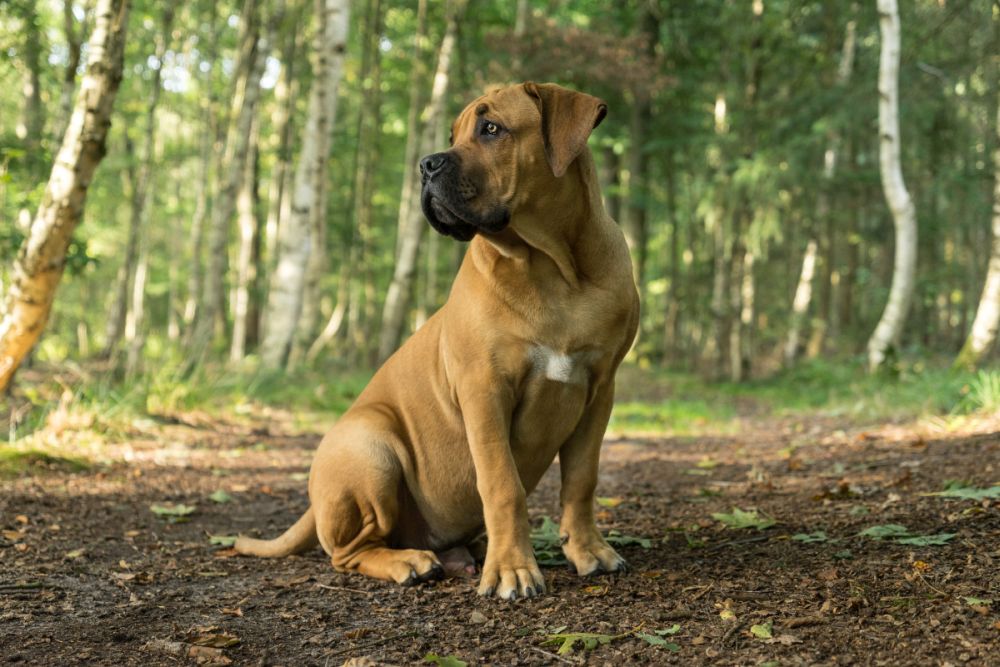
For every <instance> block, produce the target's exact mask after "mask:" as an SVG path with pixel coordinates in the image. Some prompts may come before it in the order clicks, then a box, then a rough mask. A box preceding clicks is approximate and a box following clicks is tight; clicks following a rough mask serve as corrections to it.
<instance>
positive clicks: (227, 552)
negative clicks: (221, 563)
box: [212, 548, 240, 558]
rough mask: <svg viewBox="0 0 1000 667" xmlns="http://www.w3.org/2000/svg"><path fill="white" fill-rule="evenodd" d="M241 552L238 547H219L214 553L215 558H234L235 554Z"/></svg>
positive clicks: (237, 554)
mask: <svg viewBox="0 0 1000 667" xmlns="http://www.w3.org/2000/svg"><path fill="white" fill-rule="evenodd" d="M239 555H240V552H239V551H237V550H236V549H232V548H230V549H219V550H218V551H216V552H214V553H213V554H212V557H213V558H232V557H234V556H239Z"/></svg>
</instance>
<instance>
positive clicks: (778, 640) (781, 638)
mask: <svg viewBox="0 0 1000 667" xmlns="http://www.w3.org/2000/svg"><path fill="white" fill-rule="evenodd" d="M767 643H768V644H781V645H782V646H791V645H792V644H801V643H802V640H801V639H799V638H798V637H796V636H795V635H789V634H782V635H778V636H777V637H774V638H772V639H768V640H767Z"/></svg>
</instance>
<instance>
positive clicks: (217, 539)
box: [208, 535, 236, 547]
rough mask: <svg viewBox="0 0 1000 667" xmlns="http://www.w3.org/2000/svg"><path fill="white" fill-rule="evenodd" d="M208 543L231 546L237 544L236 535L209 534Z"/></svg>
mask: <svg viewBox="0 0 1000 667" xmlns="http://www.w3.org/2000/svg"><path fill="white" fill-rule="evenodd" d="M208 543H209V544H214V545H216V546H220V547H231V546H233V545H234V544H236V536H235V535H209V536H208Z"/></svg>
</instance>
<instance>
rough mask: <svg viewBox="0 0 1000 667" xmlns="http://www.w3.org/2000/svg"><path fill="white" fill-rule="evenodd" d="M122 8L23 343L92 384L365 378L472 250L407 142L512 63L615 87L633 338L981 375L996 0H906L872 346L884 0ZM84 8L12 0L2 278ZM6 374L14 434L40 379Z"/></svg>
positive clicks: (64, 88) (25, 222)
mask: <svg viewBox="0 0 1000 667" xmlns="http://www.w3.org/2000/svg"><path fill="white" fill-rule="evenodd" d="M112 4H114V5H115V6H118V5H120V4H121V3H112ZM129 12H130V13H129V14H128V15H127V22H126V31H125V37H124V58H123V77H122V80H121V84H120V90H119V91H118V94H117V99H116V100H115V101H114V107H113V111H112V112H111V125H110V130H109V131H108V134H107V139H106V155H105V157H104V158H103V161H102V162H101V164H100V166H99V167H98V168H97V171H96V175H95V177H94V178H93V182H92V183H90V186H89V192H88V194H87V200H86V206H85V208H84V209H83V213H82V217H81V219H80V220H79V224H78V226H76V229H75V233H74V234H73V235H72V238H71V239H68V240H67V244H68V245H67V253H66V259H65V264H64V266H65V275H64V276H63V277H62V283H61V285H60V286H59V289H58V295H57V296H56V298H55V302H54V305H53V308H52V313H51V317H50V318H49V320H48V323H47V325H46V326H45V331H44V334H43V335H42V336H41V338H40V341H39V342H38V344H37V346H36V347H35V349H34V351H33V353H32V354H31V355H30V356H28V357H27V359H26V361H27V363H28V364H30V365H33V366H34V367H35V368H46V369H49V371H50V372H48V373H43V374H42V376H41V377H49V376H51V375H52V374H53V373H54V372H56V371H58V372H57V373H56V374H57V375H58V377H59V378H60V384H59V386H60V387H61V388H65V387H72V391H73V392H76V393H77V394H78V395H79V396H94V395H97V394H100V395H101V396H102V397H104V398H106V397H107V396H108V395H109V392H110V393H111V394H113V395H115V396H119V397H121V396H127V397H128V400H129V402H130V403H131V404H134V405H138V406H140V407H142V408H143V409H151V410H155V409H156V408H155V405H154V404H156V405H163V404H164V403H166V404H174V403H176V402H178V401H185V400H186V401H188V403H189V404H190V403H192V402H196V401H197V400H198V398H199V397H202V398H203V397H204V395H205V392H204V391H201V390H198V387H203V388H204V387H213V386H215V387H223V386H225V387H228V388H229V389H231V390H233V391H239V392H240V394H241V395H242V394H245V393H246V392H247V391H249V392H251V393H252V392H253V391H255V390H257V389H259V388H260V387H262V386H264V387H270V388H273V387H274V386H275V384H276V383H277V384H278V385H280V386H283V389H284V390H285V392H286V393H285V395H286V398H287V393H288V387H287V386H286V385H285V384H284V383H283V382H282V381H281V380H280V378H282V377H284V374H285V373H293V374H295V373H298V374H300V375H301V374H309V373H318V374H319V375H320V376H325V377H330V376H333V375H340V376H343V377H344V378H352V377H353V378H363V377H364V376H366V374H367V373H370V371H371V369H373V368H374V367H375V366H376V365H377V364H378V363H379V362H380V361H381V360H383V359H384V358H386V357H387V356H388V355H389V354H391V352H392V351H393V350H394V349H395V348H396V347H397V346H398V344H399V343H400V341H401V340H403V339H405V337H406V336H407V335H408V334H409V333H410V332H412V331H413V330H414V329H415V328H416V327H418V326H419V325H420V324H421V323H422V322H423V321H424V320H425V319H426V317H427V316H428V314H429V313H432V312H433V311H434V310H435V309H436V308H437V307H438V306H439V305H440V304H441V303H442V302H443V300H444V299H445V298H446V297H447V293H448V285H449V283H450V280H451V277H452V276H453V275H454V273H455V270H456V267H457V265H458V263H459V262H460V261H461V257H462V254H463V252H464V247H465V246H464V245H462V244H458V243H453V242H451V241H448V240H444V239H441V238H439V237H438V236H437V235H436V234H433V233H428V232H427V231H426V227H427V225H426V223H425V221H424V220H423V219H422V216H421V214H420V211H419V206H418V205H417V203H416V199H415V195H416V190H418V189H419V188H418V187H415V179H416V168H415V163H416V158H417V157H419V156H420V155H423V154H426V153H429V152H432V151H434V150H439V149H441V148H443V147H445V145H446V144H447V136H448V125H449V124H450V121H451V119H452V118H453V117H454V116H455V114H456V113H457V112H458V111H459V110H460V109H461V108H462V107H463V106H464V104H466V103H467V102H468V101H469V100H470V99H472V98H474V97H475V96H476V95H478V94H481V92H482V91H483V90H484V89H485V88H487V87H489V86H490V85H494V84H497V83H506V82H510V81H521V80H538V81H555V82H558V83H561V84H564V85H568V86H571V87H575V88H578V89H580V90H583V91H586V92H589V93H591V94H594V95H598V96H600V97H602V98H604V99H605V100H607V102H608V105H609V109H610V112H609V115H608V118H607V120H606V121H605V122H604V123H603V124H602V126H601V127H600V128H599V130H598V131H597V132H595V134H594V137H593V138H592V140H591V148H592V150H593V152H594V153H595V156H596V160H597V162H598V165H599V173H600V177H601V179H602V187H603V191H604V195H605V200H606V206H607V208H608V210H609V211H610V213H611V214H612V216H613V217H615V218H616V219H617V220H618V221H619V222H620V223H621V225H622V227H623V230H624V231H625V234H626V237H627V238H628V240H629V244H630V246H631V248H632V252H633V260H634V263H635V267H636V280H637V283H638V284H639V286H640V291H641V295H642V305H643V310H642V312H643V315H642V322H641V329H640V334H639V338H638V341H637V343H636V346H635V349H634V351H633V353H632V355H631V356H630V359H629V363H630V364H634V365H635V366H636V367H637V368H641V369H651V372H653V373H657V372H659V370H658V369H670V370H671V371H673V372H674V373H675V374H676V375H675V377H678V378H679V377H685V378H700V380H699V381H701V380H704V381H708V382H711V383H717V382H719V381H725V386H728V387H729V389H727V391H730V392H736V393H739V392H741V391H744V390H743V389H741V388H740V387H749V388H751V390H752V389H753V388H754V387H756V388H761V387H764V388H765V389H766V388H770V389H769V390H773V391H778V393H781V391H782V390H775V387H776V386H780V385H782V384H783V383H784V384H787V385H789V386H788V387H786V390H787V391H785V396H786V397H787V398H798V397H800V395H801V394H802V392H801V382H807V383H812V385H813V389H814V390H815V392H816V394H817V397H814V400H815V401H817V402H822V401H824V400H826V399H827V398H828V397H829V395H830V392H833V393H835V394H836V393H837V392H841V393H842V394H844V395H845V396H846V395H847V394H850V393H851V392H852V391H855V389H856V387H857V386H858V385H857V384H856V383H861V384H862V385H864V386H866V387H868V388H869V390H870V391H871V392H874V393H878V391H881V390H883V389H886V387H889V388H890V389H886V390H887V391H891V387H898V386H899V384H900V383H901V382H902V383H905V382H910V383H911V385H912V384H913V383H916V387H918V388H917V389H916V390H912V387H911V390H912V391H911V392H910V395H911V396H912V397H920V400H917V401H916V403H917V405H915V406H913V407H914V409H915V410H923V409H927V408H928V407H929V408H931V409H932V410H937V411H941V410H944V411H949V410H954V409H956V408H957V407H958V406H960V405H962V404H963V401H965V400H966V398H967V396H968V394H969V393H970V392H972V393H974V394H976V395H977V396H979V397H980V398H979V399H977V400H978V402H979V403H980V404H982V405H986V406H989V405H992V403H991V400H993V399H991V398H990V397H992V396H994V395H995V394H997V393H1000V389H998V386H1000V380H998V378H997V375H996V372H995V371H991V370H990V369H991V368H993V367H994V366H995V361H996V353H995V351H994V348H995V346H994V344H993V342H994V338H995V335H996V323H995V322H996V311H997V310H998V308H1000V305H998V303H997V302H998V300H1000V287H998V286H996V285H995V286H994V287H993V289H992V290H990V289H986V290H984V284H987V273H988V268H989V267H990V265H991V261H992V262H993V264H994V265H997V264H1000V253H998V247H1000V242H998V240H997V237H998V233H1000V232H998V230H997V229H996V228H997V227H998V225H1000V212H998V211H1000V208H998V209H996V210H995V209H994V207H998V206H1000V204H998V202H997V195H998V193H1000V191H997V192H995V188H994V184H995V178H996V171H997V164H996V159H995V158H994V155H993V154H994V152H995V151H996V150H997V147H998V139H997V137H998V134H997V120H998V118H997V108H998V99H997V89H998V70H1000V65H998V58H997V49H998V41H1000V37H998V35H1000V18H998V13H997V12H998V10H997V4H996V3H993V2H984V1H981V0H979V1H975V0H968V1H965V2H963V1H961V0H934V1H929V0H928V1H923V0H921V1H916V2H904V3H903V6H902V7H901V9H900V14H901V19H902V21H901V25H902V34H901V39H902V44H903V46H902V51H901V58H900V62H899V68H898V93H899V103H898V119H899V133H898V137H899V139H900V145H901V149H900V164H901V167H902V172H903V174H904V175H905V182H906V185H905V187H906V188H907V189H908V191H909V196H910V199H911V200H912V205H913V210H914V211H915V219H914V225H913V227H912V229H911V230H910V231H909V232H907V234H908V236H906V237H905V240H904V241H903V244H911V245H913V247H914V251H915V269H914V279H913V280H912V285H911V286H910V287H911V288H912V291H911V293H910V294H909V295H907V298H908V301H909V305H908V307H907V308H905V309H904V310H905V312H904V316H903V318H902V320H901V321H900V322H899V323H898V333H897V334H894V335H892V336H890V339H888V340H886V341H883V346H882V347H883V349H882V350H881V352H879V353H878V354H873V352H872V350H871V347H872V339H873V331H874V330H875V329H876V324H877V323H878V322H879V319H880V316H882V314H883V310H884V309H885V307H886V302H887V300H888V298H889V294H890V287H891V284H892V281H893V271H894V267H895V268H896V269H897V270H898V266H899V262H898V261H897V260H896V255H895V254H894V253H896V252H897V250H896V249H897V247H898V246H900V241H899V238H900V237H899V236H898V235H897V233H894V218H893V215H892V212H891V207H890V206H888V205H887V204H886V195H885V192H884V190H883V186H882V183H881V180H880V169H879V150H880V131H879V121H878V107H879V100H880V95H879V84H878V78H879V65H880V52H879V49H880V38H879V14H878V11H877V9H876V6H875V3H857V2H849V1H837V2H782V1H769V2H764V1H763V0H755V1H753V2H723V1H720V2H708V3H666V2H657V1H654V0H643V1H635V2H625V3H601V2H587V1H569V0H563V1H552V2H528V1H527V0H520V1H519V2H516V3H515V2H510V3H504V2H500V3H498V2H486V1H473V2H465V1H464V0H453V1H451V2H446V3H428V2H426V1H424V0H421V1H420V2H416V3H413V2H411V3H396V2H390V1H388V0H365V1H363V2H356V3H347V2H344V1H334V0H324V1H320V2H315V3H310V2H305V1H304V0H244V1H243V2H192V3H185V4H184V5H183V6H174V5H164V4H162V3H157V2H145V1H141V0H140V1H137V2H134V3H131V7H130V9H129ZM97 13H98V12H97V10H96V8H95V3H92V2H71V1H67V2H65V3H64V2H60V1H56V0H52V1H47V0H9V1H8V2H5V3H4V4H3V6H2V7H0V21H2V25H0V50H2V53H3V59H2V61H0V82H2V86H0V91H3V92H0V119H3V120H2V124H0V290H5V291H7V292H8V293H9V292H11V291H12V290H10V289H9V287H10V286H11V284H12V281H14V280H15V276H14V274H15V273H16V272H15V270H14V262H15V258H16V256H17V253H18V251H19V249H20V248H21V246H22V244H23V242H24V240H25V238H26V234H27V233H28V230H29V228H30V226H31V222H32V219H33V217H35V215H36V212H37V211H38V210H39V205H40V204H42V203H43V194H44V189H45V186H46V181H47V178H48V176H49V173H50V169H51V166H52V164H53V161H54V159H55V157H56V154H57V152H58V150H59V147H60V145H61V143H62V141H63V139H64V133H65V130H66V128H67V126H68V124H69V123H70V118H71V116H72V110H73V105H74V95H75V94H76V92H77V88H78V87H79V81H80V78H81V76H83V74H84V70H85V68H84V64H85V63H86V61H87V57H88V51H89V49H88V45H87V43H86V40H87V38H88V36H89V35H91V33H92V30H93V27H94V25H95V20H96V19H95V14H97ZM991 224H992V229H991ZM998 270H1000V268H995V269H994V271H998ZM998 275H1000V274H998ZM998 280H1000V279H998V278H994V279H993V283H995V284H1000V283H998ZM5 303H6V304H7V309H8V311H12V307H11V306H10V294H8V300H7V301H5ZM979 311H983V313H985V315H981V318H982V319H983V320H984V322H983V323H981V324H980V325H979V330H980V335H979V338H978V340H977V341H976V344H975V345H973V344H972V343H973V339H974V338H975V336H973V335H971V333H972V332H973V329H974V327H973V323H974V321H976V319H977V312H979ZM7 315H8V316H9V315H10V312H8V313H7ZM991 318H992V321H993V325H992V328H990V326H989V320H990V319H991ZM983 332H985V333H983ZM963 346H964V347H963ZM972 348H974V349H972ZM960 352H961V353H962V356H961V358H958V360H957V362H956V358H957V357H958V355H959V353H960ZM983 364H985V366H986V370H985V371H984V372H980V373H979V374H972V373H971V372H970V371H969V370H968V369H973V368H975V367H976V366H981V365H983ZM953 365H954V367H955V368H956V370H955V371H946V370H945V369H947V368H948V367H950V366H953ZM866 367H871V368H876V367H877V368H878V369H880V374H879V378H878V379H877V380H869V379H865V378H864V369H865V368H866ZM352 374H353V375H352ZM236 378H239V379H238V380H237V379H236ZM241 382H242V384H243V388H242V389H239V388H238V386H239V385H240V383H241ZM311 382H312V381H311V380H310V381H309V382H302V383H294V386H296V387H304V386H306V385H309V384H310V383H311ZM345 382H348V384H350V383H351V382H352V381H351V380H349V379H348V380H345ZM360 382H363V379H358V380H355V381H353V383H354V385H357V384H358V383H360ZM755 383H756V384H755ZM761 383H763V384H761ZM796 383H799V384H796ZM14 384H15V385H16V383H14ZM29 384H31V383H30V382H29ZM709 386H715V387H718V386H723V385H719V384H714V385H709ZM851 387H854V388H855V389H852V388H851ZM925 389H928V390H926V391H925ZM9 390H10V387H8V391H9ZM18 391H19V390H15V394H13V395H12V396H13V397H16V398H15V400H14V401H13V403H16V404H18V405H22V406H25V407H23V408H15V407H13V406H12V407H11V408H10V409H11V412H10V416H11V420H10V424H11V432H12V433H13V432H15V431H16V430H17V428H18V427H19V425H20V422H21V421H22V420H25V419H26V420H29V421H31V420H32V419H33V417H32V415H34V416H35V418H37V417H38V416H39V414H40V413H41V414H42V415H44V413H46V412H47V411H48V410H49V409H51V407H52V401H51V398H52V395H51V394H48V393H45V392H43V393H42V394H37V395H36V394H34V393H32V392H30V391H29V392H27V393H26V394H25V393H24V392H23V391H21V392H20V393H18ZM345 391H347V393H352V392H353V391H354V389H347V390H345ZM185 397H186V398H185ZM983 397H985V398H983ZM328 398H329V397H328ZM115 400H117V399H115ZM322 400H323V399H322V397H320V398H319V399H317V402H322ZM25 402H27V403H28V404H31V405H30V406H27V405H26V404H25ZM890 402H891V401H890Z"/></svg>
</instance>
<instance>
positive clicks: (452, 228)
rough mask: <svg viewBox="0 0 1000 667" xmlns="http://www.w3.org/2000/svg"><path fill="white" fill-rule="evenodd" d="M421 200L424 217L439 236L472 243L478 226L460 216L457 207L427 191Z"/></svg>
mask: <svg viewBox="0 0 1000 667" xmlns="http://www.w3.org/2000/svg"><path fill="white" fill-rule="evenodd" d="M420 200H421V201H420V203H421V208H422V209H423V210H424V216H425V217H426V218H427V221H428V222H429V223H431V227H433V228H434V230H435V231H437V232H438V233H439V234H443V235H444V236H450V237H452V238H454V239H457V240H459V241H470V240H472V237H473V236H475V235H476V226H475V225H474V224H472V223H471V222H468V221H467V220H466V219H465V218H464V217H463V216H462V215H460V214H459V213H458V212H457V211H456V210H455V207H453V206H449V205H448V203H447V202H446V201H445V200H444V199H443V198H441V197H437V196H435V195H433V194H431V193H430V192H428V190H426V189H425V190H424V193H423V196H422V197H421V198H420Z"/></svg>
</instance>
